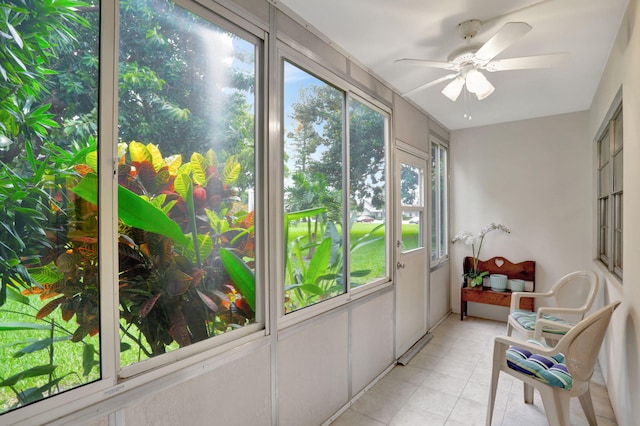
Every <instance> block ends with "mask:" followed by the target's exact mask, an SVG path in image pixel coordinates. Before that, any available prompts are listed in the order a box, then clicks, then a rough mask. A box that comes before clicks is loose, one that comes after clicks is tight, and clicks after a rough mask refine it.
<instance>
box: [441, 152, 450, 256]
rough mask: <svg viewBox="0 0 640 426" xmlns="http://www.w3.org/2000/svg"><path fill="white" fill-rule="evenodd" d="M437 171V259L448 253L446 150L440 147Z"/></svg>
mask: <svg viewBox="0 0 640 426" xmlns="http://www.w3.org/2000/svg"><path fill="white" fill-rule="evenodd" d="M438 170H439V174H438V175H439V179H440V185H439V197H438V200H439V208H440V224H439V225H440V229H439V231H440V232H439V234H438V235H439V237H440V240H439V246H438V252H439V257H441V258H442V257H445V256H447V254H448V251H449V236H448V233H447V229H448V223H447V218H448V213H447V206H448V201H447V149H446V148H445V147H443V146H441V147H440V155H439V158H438Z"/></svg>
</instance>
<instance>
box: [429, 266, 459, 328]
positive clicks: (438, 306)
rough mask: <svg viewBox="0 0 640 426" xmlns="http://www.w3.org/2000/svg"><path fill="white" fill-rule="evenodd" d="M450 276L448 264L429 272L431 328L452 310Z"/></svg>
mask: <svg viewBox="0 0 640 426" xmlns="http://www.w3.org/2000/svg"><path fill="white" fill-rule="evenodd" d="M450 276H451V272H450V271H449V268H448V267H447V265H445V266H443V267H441V268H438V269H436V270H435V271H432V272H431V273H430V274H429V324H428V327H429V329H431V328H433V326H435V325H437V324H438V323H439V322H440V321H441V320H442V319H443V318H444V317H445V316H447V314H448V313H449V312H450V311H451V303H450V301H449V300H450V295H451V289H450V282H451V280H450ZM454 281H455V280H454Z"/></svg>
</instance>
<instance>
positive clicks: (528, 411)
mask: <svg viewBox="0 0 640 426" xmlns="http://www.w3.org/2000/svg"><path fill="white" fill-rule="evenodd" d="M505 334H506V324H505V323H502V322H497V321H490V320H483V319H479V318H473V317H467V318H465V320H464V321H460V317H459V316H458V315H455V314H451V315H450V316H448V317H447V319H445V320H444V321H443V322H442V323H441V324H440V325H439V326H438V327H436V328H435V329H434V331H433V335H434V337H433V339H432V340H431V341H430V342H429V343H428V344H427V345H426V346H425V347H424V348H423V349H422V350H421V351H420V352H419V353H418V354H417V355H416V356H415V357H414V358H413V359H412V360H411V362H409V364H408V365H406V366H401V365H398V366H396V367H394V368H393V370H391V371H390V372H389V373H388V374H387V375H386V376H384V377H383V378H382V379H381V380H380V381H379V382H378V383H376V384H375V385H374V386H373V387H372V388H371V389H369V390H368V391H367V392H366V393H364V394H363V395H361V396H360V398H359V399H358V400H356V401H355V402H354V403H353V405H352V406H351V407H349V409H347V410H346V411H345V412H344V413H343V414H342V415H341V416H340V417H338V418H337V419H336V420H335V422H333V423H332V424H331V426H383V425H388V426H400V425H403V426H405V425H416V426H417V425H420V426H438V425H445V426H458V425H465V426H471V425H484V424H485V416H486V407H487V398H488V390H489V386H490V382H491V377H490V375H491V362H492V360H491V357H492V351H493V337H494V336H496V335H505ZM603 383H604V381H603V379H602V375H601V373H600V372H599V371H596V373H595V374H594V378H593V379H592V385H591V397H592V399H593V404H594V407H595V411H596V415H597V416H598V425H600V426H611V425H617V423H616V420H615V415H614V413H613V410H612V408H611V403H610V402H609V396H608V394H607V390H606V388H605V386H604V384H603ZM522 392H523V391H522V382H520V381H517V380H516V379H514V378H512V377H511V376H507V375H506V374H501V375H500V381H499V383H498V395H497V397H496V407H495V411H494V416H493V425H494V426H495V425H503V426H513V425H527V426H538V425H540V426H546V425H547V424H548V423H547V419H546V417H545V414H544V408H543V406H542V400H541V399H540V395H539V394H538V393H537V391H536V393H535V396H534V405H529V404H525V403H524V400H523V394H522ZM587 424H588V423H587V420H586V418H585V416H584V413H583V411H582V407H581V406H580V403H579V402H578V399H577V398H571V425H580V426H582V425H587Z"/></svg>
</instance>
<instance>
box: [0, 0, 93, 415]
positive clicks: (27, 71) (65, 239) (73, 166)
mask: <svg viewBox="0 0 640 426" xmlns="http://www.w3.org/2000/svg"><path fill="white" fill-rule="evenodd" d="M23 3H25V2H15V1H13V2H2V3H0V15H1V16H2V20H0V34H1V35H2V37H0V164H1V167H0V205H1V206H2V208H1V209H0V223H2V227H0V359H1V360H2V362H1V363H0V414H2V413H6V412H7V411H10V410H13V409H16V408H19V407H22V406H25V405H27V404H30V403H33V402H36V401H38V400H41V399H44V398H47V397H50V396H53V395H55V394H58V393H60V392H63V391H66V390H69V389H72V388H75V387H77V386H81V385H84V384H86V383H89V382H92V381H95V380H98V379H99V378H100V340H99V335H98V331H99V326H100V324H99V317H100V308H99V300H100V294H99V282H98V277H99V265H98V219H99V215H98V208H97V206H96V204H97V175H98V167H97V164H98V161H97V146H98V142H97V129H98V123H97V122H98V120H97V117H98V114H97V108H98V95H97V93H98V32H99V22H100V16H99V10H100V8H99V2H98V1H97V0H94V1H86V2H78V1H75V0H66V1H64V2H55V1H31V2H27V3H28V6H25V5H23ZM27 3H25V4H27Z"/></svg>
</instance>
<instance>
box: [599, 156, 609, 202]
mask: <svg viewBox="0 0 640 426" xmlns="http://www.w3.org/2000/svg"><path fill="white" fill-rule="evenodd" d="M609 169H610V164H607V165H606V166H604V167H603V168H602V169H600V171H599V172H598V190H599V193H598V195H599V196H601V197H602V196H605V195H609V194H611V183H610V177H609Z"/></svg>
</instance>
